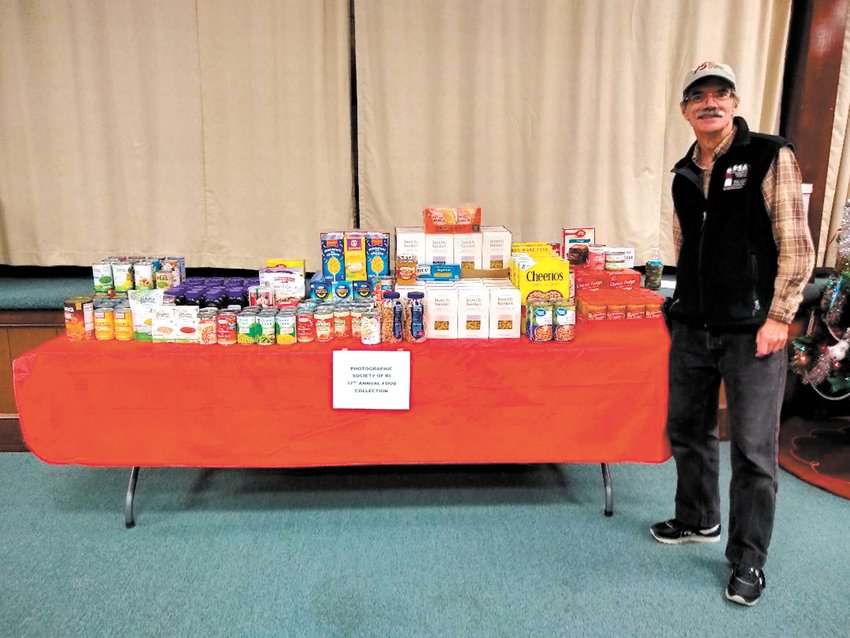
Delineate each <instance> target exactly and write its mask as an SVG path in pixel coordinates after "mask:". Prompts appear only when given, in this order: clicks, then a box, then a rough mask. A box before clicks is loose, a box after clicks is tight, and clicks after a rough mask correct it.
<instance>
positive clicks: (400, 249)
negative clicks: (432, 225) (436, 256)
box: [395, 226, 427, 264]
mask: <svg viewBox="0 0 850 638" xmlns="http://www.w3.org/2000/svg"><path fill="white" fill-rule="evenodd" d="M395 254H396V255H414V256H415V257H416V261H417V262H418V263H420V264H424V263H425V262H426V261H427V260H426V259H425V229H424V228H420V227H416V226H402V227H399V228H396V229H395Z"/></svg>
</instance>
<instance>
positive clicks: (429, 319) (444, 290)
mask: <svg viewBox="0 0 850 638" xmlns="http://www.w3.org/2000/svg"><path fill="white" fill-rule="evenodd" d="M425 322H426V324H425V337H426V338H428V339H457V288H455V287H454V286H451V285H448V286H428V288H427V290H426V291H425Z"/></svg>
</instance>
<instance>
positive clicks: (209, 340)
mask: <svg viewBox="0 0 850 638" xmlns="http://www.w3.org/2000/svg"><path fill="white" fill-rule="evenodd" d="M198 343H200V344H203V345H207V346H208V345H214V344H216V343H218V310H216V309H215V308H201V309H200V311H199V312H198Z"/></svg>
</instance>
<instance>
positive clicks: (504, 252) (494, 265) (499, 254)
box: [481, 226, 512, 270]
mask: <svg viewBox="0 0 850 638" xmlns="http://www.w3.org/2000/svg"><path fill="white" fill-rule="evenodd" d="M511 241H512V240H511V231H509V230H508V229H507V228H505V227H504V226H484V227H482V228H481V265H482V268H484V269H485V270H499V269H502V268H507V267H508V266H509V265H510V263H511Z"/></svg>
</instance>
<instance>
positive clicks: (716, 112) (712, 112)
mask: <svg viewBox="0 0 850 638" xmlns="http://www.w3.org/2000/svg"><path fill="white" fill-rule="evenodd" d="M724 115H725V111H723V109H704V110H702V111H700V112H699V114H697V119H700V120H701V119H702V118H704V117H723V116H724Z"/></svg>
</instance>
